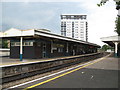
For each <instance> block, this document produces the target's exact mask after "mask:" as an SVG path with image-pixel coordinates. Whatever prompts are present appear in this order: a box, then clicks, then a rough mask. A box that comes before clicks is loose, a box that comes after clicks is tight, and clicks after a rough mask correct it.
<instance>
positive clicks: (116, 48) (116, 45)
mask: <svg viewBox="0 0 120 90" xmlns="http://www.w3.org/2000/svg"><path fill="white" fill-rule="evenodd" d="M114 44H115V57H117V51H118V42H114Z"/></svg>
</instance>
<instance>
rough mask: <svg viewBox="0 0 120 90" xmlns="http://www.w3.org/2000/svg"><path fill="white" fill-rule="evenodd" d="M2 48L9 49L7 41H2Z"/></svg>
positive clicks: (0, 42)
mask: <svg viewBox="0 0 120 90" xmlns="http://www.w3.org/2000/svg"><path fill="white" fill-rule="evenodd" d="M0 48H8V42H7V40H2V39H0Z"/></svg>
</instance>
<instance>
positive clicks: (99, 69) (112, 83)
mask: <svg viewBox="0 0 120 90" xmlns="http://www.w3.org/2000/svg"><path fill="white" fill-rule="evenodd" d="M119 60H120V58H115V57H113V55H108V56H105V57H102V58H98V59H95V60H93V61H89V62H87V63H85V64H80V65H76V66H73V67H70V68H69V69H67V70H60V71H58V72H57V73H54V72H53V73H50V75H46V76H44V77H41V78H38V79H34V80H30V81H28V82H27V83H25V82H24V83H21V84H18V85H15V86H13V87H9V89H13V88H19V89H21V88H22V89H24V90H28V89H30V90H32V89H34V88H53V89H54V88H74V89H75V90H76V89H77V88H81V89H82V90H84V89H85V90H86V88H88V90H89V89H90V90H119V86H120V83H119V70H120V65H119ZM100 88H101V89H100ZM108 88H109V89H108Z"/></svg>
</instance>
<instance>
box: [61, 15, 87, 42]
mask: <svg viewBox="0 0 120 90" xmlns="http://www.w3.org/2000/svg"><path fill="white" fill-rule="evenodd" d="M61 35H62V36H66V37H70V38H75V39H79V40H83V41H88V23H87V15H74V14H73V15H70V14H69V15H66V14H64V15H61Z"/></svg>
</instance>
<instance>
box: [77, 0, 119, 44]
mask: <svg viewBox="0 0 120 90" xmlns="http://www.w3.org/2000/svg"><path fill="white" fill-rule="evenodd" d="M97 3H99V2H98V1H97V0H91V1H90V2H88V1H87V0H82V1H81V4H80V5H79V6H80V7H81V5H82V8H85V9H86V10H87V11H88V12H87V15H88V35H89V36H88V38H89V41H90V42H94V43H97V44H99V45H103V43H102V42H101V40H100V38H101V37H106V36H112V35H116V33H115V32H114V28H115V19H116V17H117V10H116V9H115V3H114V2H113V1H110V2H107V3H106V4H105V5H103V6H102V7H98V6H97Z"/></svg>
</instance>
